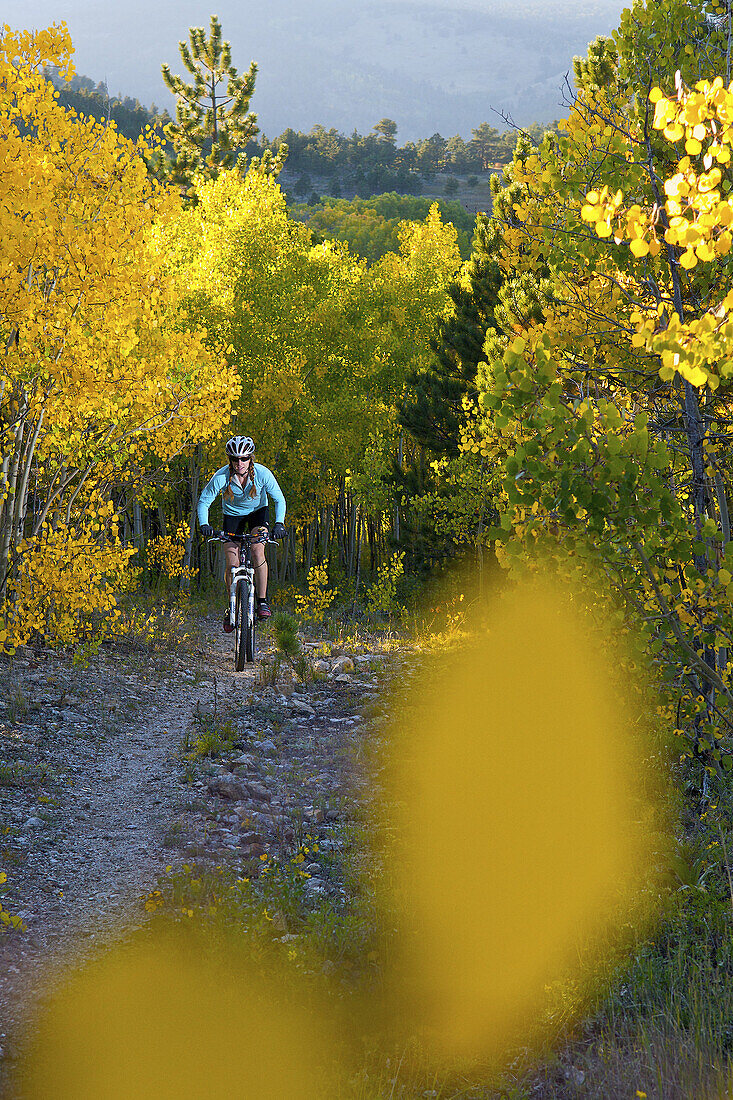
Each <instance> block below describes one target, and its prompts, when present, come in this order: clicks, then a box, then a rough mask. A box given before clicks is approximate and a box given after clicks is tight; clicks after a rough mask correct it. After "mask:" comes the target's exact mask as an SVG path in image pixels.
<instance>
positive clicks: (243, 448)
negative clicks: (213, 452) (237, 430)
mask: <svg viewBox="0 0 733 1100" xmlns="http://www.w3.org/2000/svg"><path fill="white" fill-rule="evenodd" d="M226 452H227V454H228V455H229V457H230V458H249V456H250V455H253V454H254V453H255V445H254V440H253V439H250V437H249V436H248V435H234V436H232V438H231V439H230V440H228V441H227V446H226Z"/></svg>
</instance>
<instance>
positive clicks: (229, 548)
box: [224, 542, 239, 598]
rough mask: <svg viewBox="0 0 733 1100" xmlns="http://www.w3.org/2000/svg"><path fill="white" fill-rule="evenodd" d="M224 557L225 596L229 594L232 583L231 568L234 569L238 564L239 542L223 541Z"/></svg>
mask: <svg viewBox="0 0 733 1100" xmlns="http://www.w3.org/2000/svg"><path fill="white" fill-rule="evenodd" d="M224 559H225V561H226V572H225V573H224V583H225V584H226V586H227V598H228V596H229V589H230V587H231V584H232V570H234V569H236V568H237V566H238V565H239V543H238V542H225V543H224Z"/></svg>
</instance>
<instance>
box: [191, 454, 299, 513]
mask: <svg viewBox="0 0 733 1100" xmlns="http://www.w3.org/2000/svg"><path fill="white" fill-rule="evenodd" d="M254 483H255V495H254V496H253V497H252V496H250V495H249V494H250V492H251V489H252V486H251V485H250V483H249V482H247V484H246V485H245V487H244V489H242V488H241V486H240V485H239V483H238V482H237V481H236V480H235V479H234V478H232V479H231V481H230V480H229V467H228V466H222V468H221V469H220V470H217V471H216V473H215V474H214V476H213V477H212V478H211V480H210V481H209V483H208V485H206V486H205V487H204V488H203V490H202V491H201V496H200V497H199V503H198V508H197V509H196V511H197V514H198V517H199V523H200V524H201V525H202V526H203V524H204V523H208V522H209V508H210V507H211V505H212V504H213V503H214V501H215V500H216V498H217V497H218V495H219V493H222V498H221V507H222V511H223V512H224V515H225V516H248V515H250V513H252V512H256V511H257V509H258V508H262V507H264V506H265V505H266V504H267V498H268V496H270V497H272V499H273V500H274V501H275V523H282V522H283V520H284V519H285V507H286V505H285V497H284V496H283V492H282V489H281V488H280V486H279V485H278V483H277V478H276V477H275V475H274V474H273V473H272V472H271V471H270V470H268V469H267V466H260V464H259V463H258V462H255V464H254Z"/></svg>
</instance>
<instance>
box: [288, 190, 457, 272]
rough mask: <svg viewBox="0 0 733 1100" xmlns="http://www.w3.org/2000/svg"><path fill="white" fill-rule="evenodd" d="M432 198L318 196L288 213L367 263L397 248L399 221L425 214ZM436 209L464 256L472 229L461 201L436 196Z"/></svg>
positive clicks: (417, 219) (322, 236)
mask: <svg viewBox="0 0 733 1100" xmlns="http://www.w3.org/2000/svg"><path fill="white" fill-rule="evenodd" d="M432 204H433V200H430V199H421V198H413V197H411V196H409V195H398V194H396V193H395V192H388V193H386V194H383V195H377V196H374V197H373V198H369V199H334V198H324V199H321V200H320V201H319V202H318V203H317V205H316V204H314V203H313V202H311V201H309V203H308V204H305V203H298V204H293V205H291V207H290V213H291V215H292V216H293V217H294V218H297V219H298V220H299V221H304V222H305V224H306V225H307V226H308V227H309V228H310V229H311V230H312V231H313V233H314V234H316V235H317V236H318V237H320V238H332V239H335V240H338V241H344V243H345V244H348V246H349V248H350V249H351V251H352V252H355V253H356V254H357V255H358V256H362V257H363V258H364V259H365V260H369V262H370V263H374V262H375V261H376V260H379V259H381V257H382V256H384V255H386V253H388V252H398V251H399V247H400V245H399V231H400V226H401V224H402V222H403V221H421V220H423V219H424V218H426V217H427V215H428V212H429V211H430V207H431V205H432ZM438 209H439V210H440V214H441V217H442V218H443V220H444V221H445V222H451V223H452V224H453V225H454V226H455V227H456V229H457V231H458V247H459V249H460V252H461V256H463V257H464V258H465V257H466V256H468V254H469V252H470V246H471V234H472V232H473V217H472V215H469V214H468V213H467V211H466V210H465V208H464V207H463V206H462V204H461V203H458V202H444V201H443V200H439V202H438Z"/></svg>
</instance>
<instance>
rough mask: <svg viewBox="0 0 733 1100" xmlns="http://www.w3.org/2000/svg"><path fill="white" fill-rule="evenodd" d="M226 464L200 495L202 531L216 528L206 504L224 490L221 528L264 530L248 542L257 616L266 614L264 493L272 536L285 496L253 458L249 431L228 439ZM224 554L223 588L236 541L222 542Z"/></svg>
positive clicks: (278, 530)
mask: <svg viewBox="0 0 733 1100" xmlns="http://www.w3.org/2000/svg"><path fill="white" fill-rule="evenodd" d="M226 452H227V457H228V459H229V465H228V466H222V468H221V469H220V470H217V471H216V473H215V474H214V476H213V477H212V478H211V481H210V482H209V484H208V485H207V486H206V487H205V488H204V490H203V491H202V493H201V496H200V497H199V503H198V509H197V512H198V519H199V526H200V527H201V534H202V535H203V536H204V538H211V536H212V535H213V534H214V528H213V527H211V525H210V524H209V508H210V507H211V505H212V504H213V502H214V501H215V500H216V498H217V496H218V495H219V493H221V494H222V498H221V500H222V512H223V514H224V531H225V532H226V534H229V535H245V534H248V533H249V534H254V535H259V536H262V541H261V542H254V543H253V544H252V564H253V565H254V570H255V593H256V596H257V617H258V618H260V619H269V618H270V616H271V614H272V612H271V611H270V607H269V604H268V602H267V562H266V561H265V541H266V540H267V535H268V530H269V527H270V508H269V504H268V500H267V498H268V496H270V497H272V499H273V500H274V501H275V526H274V527H273V529H272V537H273V538H274V539H281V538H283V537H284V535H285V528H284V527H283V520H284V519H285V497H284V496H283V494H282V490H281V488H280V486H279V485H278V483H277V479H276V478H275V475H274V474H273V473H271V471H270V470H268V469H267V467H266V466H260V464H259V463H258V462H255V460H254V452H255V445H254V443H253V441H252V440H251V439H250V438H249V436H248V435H235V436H234V437H233V438H232V439H230V440H229V441H228V443H227V445H226ZM224 553H225V555H226V563H227V568H226V577H225V583H226V586H227V592H229V586H230V585H231V583H232V570H233V569H236V567H237V565H238V564H239V544H238V543H235V542H227V543H225V544H224ZM224 630H225V631H226V633H227V634H230V633H231V631H232V630H234V625H233V623H232V622H231V620H230V617H229V605H228V604H227V609H226V612H225V613H224Z"/></svg>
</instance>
